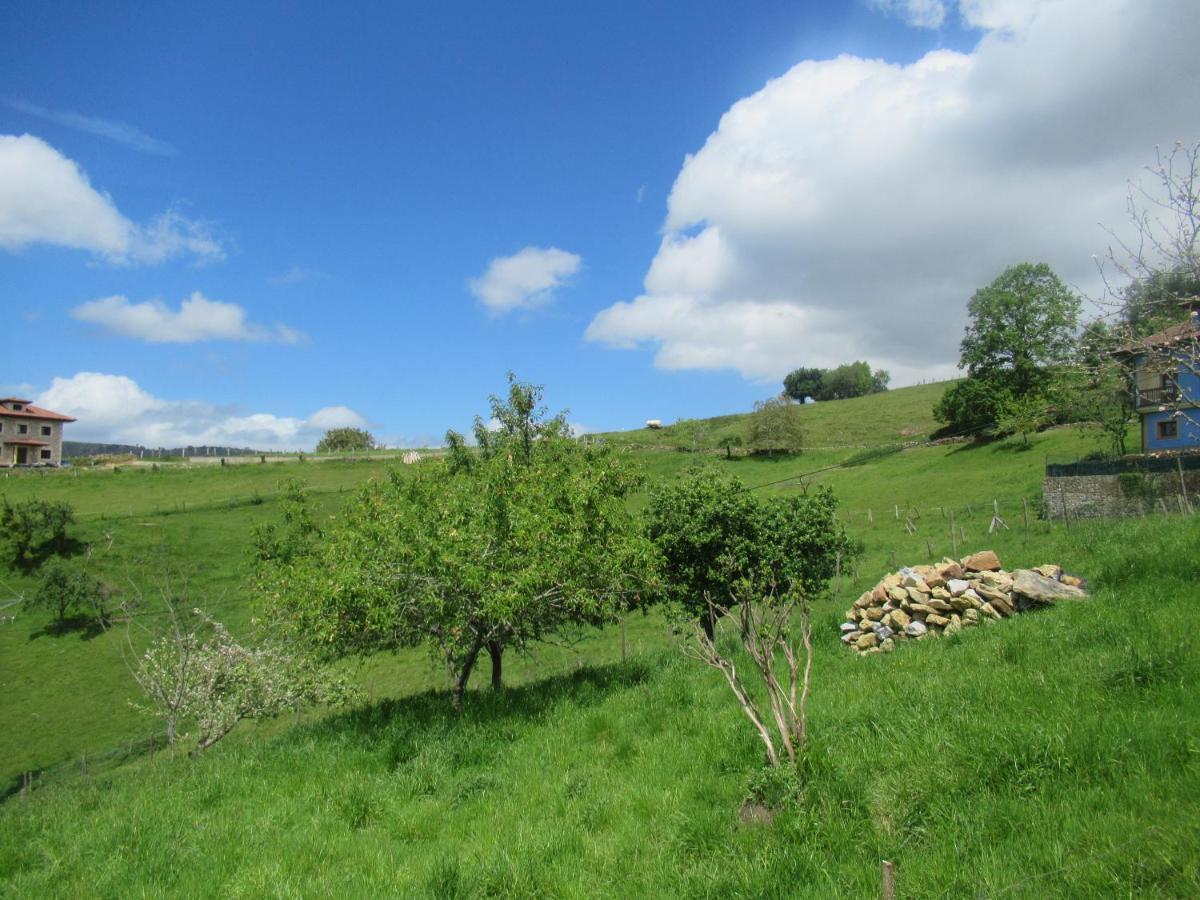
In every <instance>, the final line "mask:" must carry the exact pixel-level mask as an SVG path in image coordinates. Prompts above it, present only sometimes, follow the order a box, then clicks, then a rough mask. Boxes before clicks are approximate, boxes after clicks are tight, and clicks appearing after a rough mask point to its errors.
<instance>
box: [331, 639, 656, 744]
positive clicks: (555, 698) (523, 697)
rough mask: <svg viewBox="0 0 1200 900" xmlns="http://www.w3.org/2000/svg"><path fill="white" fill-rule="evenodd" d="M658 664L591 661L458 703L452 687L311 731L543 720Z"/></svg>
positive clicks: (627, 684) (480, 691)
mask: <svg viewBox="0 0 1200 900" xmlns="http://www.w3.org/2000/svg"><path fill="white" fill-rule="evenodd" d="M655 669H656V666H655V665H654V662H653V660H652V659H651V660H629V661H627V662H624V663H610V664H606V665H599V666H589V667H587V668H582V669H578V670H576V671H574V672H568V673H565V674H561V675H552V676H549V677H547V678H543V679H540V680H538V681H534V682H530V683H528V684H522V685H519V686H516V687H507V688H504V689H503V690H499V691H494V690H492V689H491V688H488V687H482V688H477V689H475V690H469V691H467V693H466V695H465V696H464V697H463V699H462V703H461V705H460V706H459V707H458V708H455V706H454V704H453V700H452V696H451V693H450V691H448V690H440V691H439V690H429V691H424V692H422V693H420V694H414V695H412V696H409V697H401V698H396V699H389V700H382V701H378V702H376V703H373V704H370V705H368V706H364V707H360V708H358V709H354V710H350V711H348V712H345V713H341V714H335V715H331V716H328V717H327V718H325V719H322V720H321V721H320V722H317V723H314V724H313V725H312V726H311V727H312V729H313V731H312V732H310V733H316V734H317V735H321V734H328V735H331V736H332V735H345V734H348V733H350V734H354V735H356V736H357V737H358V738H360V739H362V740H364V741H366V742H375V741H383V740H391V739H392V738H394V736H395V734H396V731H397V728H398V727H401V726H402V727H403V728H404V729H405V730H406V731H409V732H417V733H425V734H429V733H438V732H444V731H448V730H449V729H451V728H454V727H460V726H481V725H495V724H499V723H502V722H505V721H518V720H530V719H537V718H539V717H541V716H543V715H544V714H545V713H547V712H549V711H550V710H552V709H554V708H555V707H557V706H560V705H562V704H564V703H571V704H575V705H579V706H584V705H588V704H591V703H594V702H597V701H599V700H600V699H602V698H603V697H605V696H607V695H609V694H612V693H615V692H617V691H621V690H624V689H626V688H631V687H636V686H637V685H640V684H644V683H646V682H647V681H649V680H650V679H651V678H652V677H653V675H654V672H655Z"/></svg>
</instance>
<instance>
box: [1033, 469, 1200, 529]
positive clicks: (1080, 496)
mask: <svg viewBox="0 0 1200 900" xmlns="http://www.w3.org/2000/svg"><path fill="white" fill-rule="evenodd" d="M1183 479H1184V484H1185V485H1186V486H1187V499H1188V501H1189V502H1190V503H1191V506H1192V507H1193V508H1195V507H1197V506H1200V471H1197V470H1192V471H1185V472H1184V473H1183ZM1182 497H1183V492H1182V491H1181V490H1180V482H1179V473H1178V472H1177V471H1176V472H1125V473H1122V474H1119V475H1064V476H1047V477H1046V479H1045V480H1044V481H1043V482H1042V503H1043V510H1044V512H1043V515H1044V516H1045V517H1046V518H1047V519H1052V520H1054V519H1057V520H1061V519H1062V518H1063V509H1064V506H1065V509H1066V511H1067V514H1069V515H1070V517H1071V518H1072V519H1095V518H1121V517H1125V516H1140V515H1142V514H1144V513H1145V514H1150V513H1154V512H1160V513H1161V512H1163V511H1164V508H1165V511H1167V512H1179V511H1180V500H1181V499H1182Z"/></svg>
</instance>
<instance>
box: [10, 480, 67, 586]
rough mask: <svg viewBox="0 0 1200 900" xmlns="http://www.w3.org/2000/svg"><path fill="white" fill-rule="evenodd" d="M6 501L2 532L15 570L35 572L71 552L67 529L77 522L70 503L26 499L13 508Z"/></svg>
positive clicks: (11, 564)
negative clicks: (51, 560) (55, 558)
mask: <svg viewBox="0 0 1200 900" xmlns="http://www.w3.org/2000/svg"><path fill="white" fill-rule="evenodd" d="M3 502H4V503H3V506H2V507H0V532H2V533H3V537H2V539H3V540H5V541H6V550H7V557H8V564H9V565H10V566H11V567H12V568H14V569H18V570H20V571H22V572H32V571H33V570H34V569H36V568H38V567H39V566H40V565H42V563H44V562H45V561H46V560H47V559H49V558H50V557H51V556H56V555H59V556H61V555H62V554H64V553H66V552H67V551H68V550H69V549H70V546H71V541H70V538H68V537H67V526H68V525H71V524H73V523H74V521H75V512H74V510H73V509H72V508H71V505H70V504H69V503H63V502H60V501H55V500H25V501H22V502H20V503H17V504H15V505H13V504H10V503H9V502H8V498H7V497H5V498H3Z"/></svg>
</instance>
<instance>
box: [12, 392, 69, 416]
mask: <svg viewBox="0 0 1200 900" xmlns="http://www.w3.org/2000/svg"><path fill="white" fill-rule="evenodd" d="M7 403H20V404H21V405H22V406H23V407H24V409H21V410H15V409H9V408H8V407H7V406H5V405H3V404H7ZM0 416H16V417H21V418H26V419H50V420H52V421H54V422H74V421H75V419H73V418H71V417H70V416H64V415H63V414H62V413H56V412H51V411H50V410H48V409H42V408H41V407H40V406H33V405H32V404H30V403H29V402H27V401H25V400H20V399H18V398H16V397H5V398H3V399H0Z"/></svg>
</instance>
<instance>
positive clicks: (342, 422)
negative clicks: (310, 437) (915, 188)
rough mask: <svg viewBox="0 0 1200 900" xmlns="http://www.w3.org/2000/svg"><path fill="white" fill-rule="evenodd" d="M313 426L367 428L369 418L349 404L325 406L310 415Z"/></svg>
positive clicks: (321, 427)
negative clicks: (361, 414) (365, 417)
mask: <svg viewBox="0 0 1200 900" xmlns="http://www.w3.org/2000/svg"><path fill="white" fill-rule="evenodd" d="M308 424H309V425H310V426H312V427H313V428H319V429H321V430H322V431H327V430H328V429H330V428H366V427H367V420H366V419H364V418H363V417H362V416H360V415H359V414H358V413H356V412H355V411H354V410H352V409H351V408H350V407H348V406H325V407H322V408H321V409H318V410H317V411H316V412H315V413H313V414H312V415H311V416H309V417H308Z"/></svg>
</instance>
